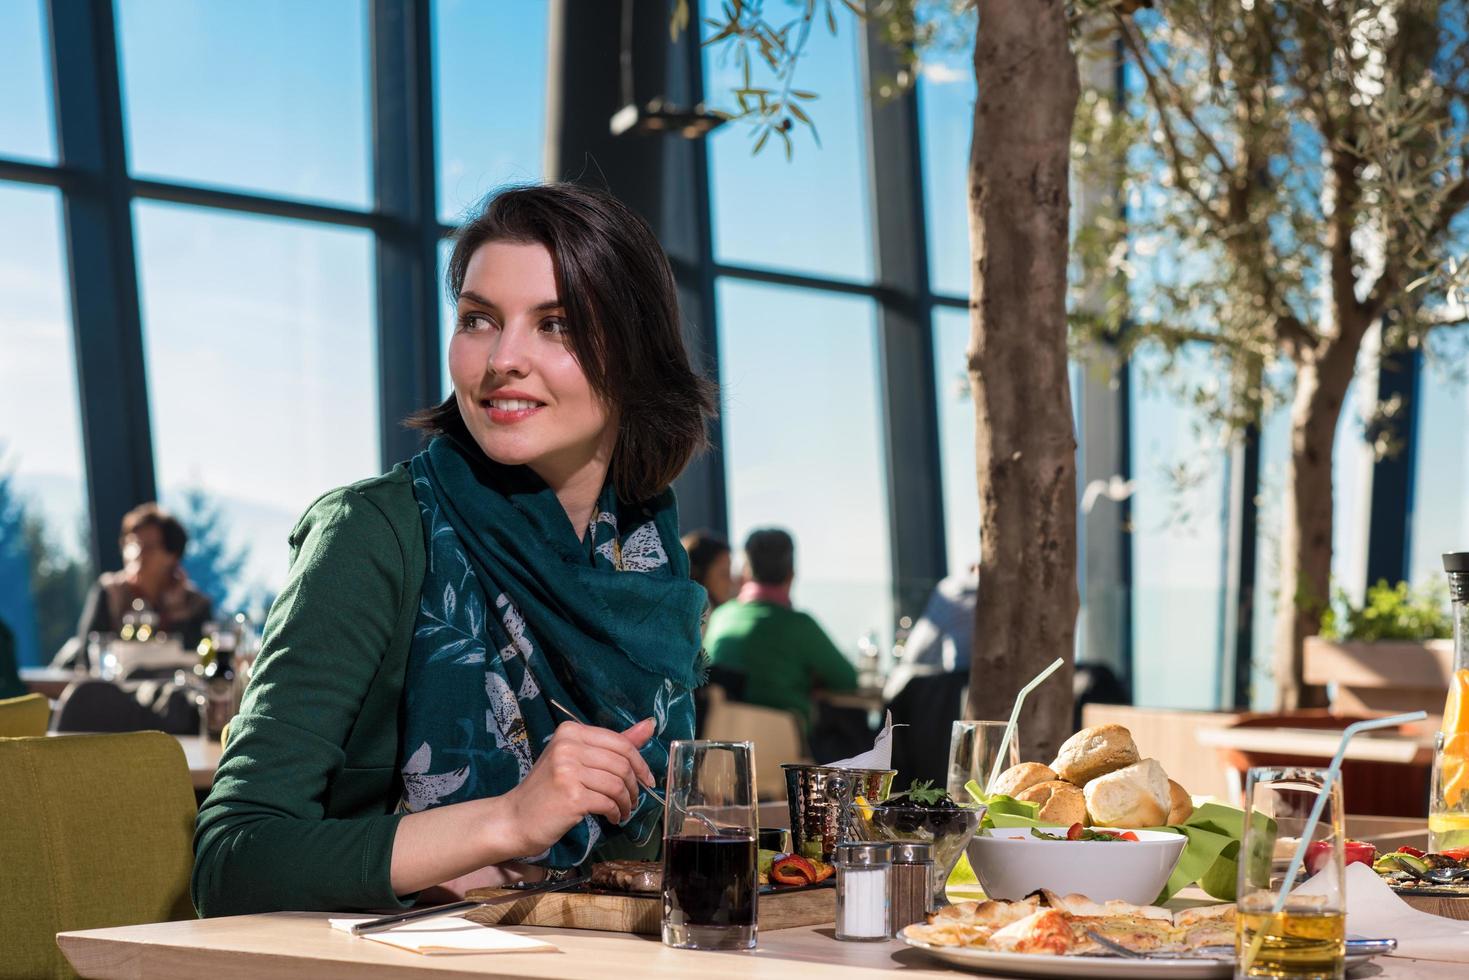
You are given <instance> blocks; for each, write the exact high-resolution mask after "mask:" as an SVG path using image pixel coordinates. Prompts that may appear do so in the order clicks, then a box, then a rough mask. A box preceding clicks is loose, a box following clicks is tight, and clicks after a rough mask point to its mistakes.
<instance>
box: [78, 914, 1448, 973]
mask: <svg viewBox="0 0 1469 980" xmlns="http://www.w3.org/2000/svg"><path fill="white" fill-rule="evenodd" d="M327 918H328V914H327V913H322V912H277V913H272V914H267V915H242V916H235V917H232V918H223V919H199V920H194V921H189V922H163V923H157V924H155V925H146V926H123V927H121V928H116V929H91V930H87V931H85V932H63V933H61V934H60V935H59V936H57V940H56V941H57V943H58V944H59V945H60V946H61V951H62V952H63V953H64V954H65V955H66V957H67V959H69V960H70V961H71V964H72V966H74V967H75V968H76V969H77V971H78V972H79V973H81V975H82V976H84V977H96V978H98V980H113V978H119V980H120V978H133V977H149V978H157V980H183V978H189V980H192V978H195V977H202V976H216V977H226V976H228V977H245V976H248V977H253V978H260V980H274V978H287V977H290V978H295V977H302V976H309V977H311V978H312V980H337V978H342V980H347V978H357V977H367V978H399V980H430V978H449V977H459V978H471V977H565V978H569V980H608V978H609V977H619V976H638V977H650V978H653V977H678V978H684V977H690V976H698V977H701V978H705V980H714V978H722V977H729V978H746V977H752V978H762V977H769V978H778V977H779V978H783V977H792V978H795V977H799V978H801V980H806V978H812V980H823V978H827V980H851V978H853V977H858V978H861V977H872V978H876V977H878V976H887V975H889V973H890V971H892V970H902V971H903V972H902V976H903V977H905V978H908V977H911V978H915V980H929V978H941V977H942V978H947V980H956V978H961V977H965V976H978V975H980V974H973V973H967V972H961V971H958V970H952V969H949V968H947V967H945V966H944V965H943V964H941V963H940V962H939V961H937V960H934V959H930V958H929V957H928V956H927V955H925V954H924V953H921V952H919V951H918V950H916V949H909V948H908V947H906V946H904V945H903V944H902V943H899V942H896V941H893V942H887V943H840V942H837V941H835V940H834V939H833V938H832V930H831V927H830V926H806V927H803V928H798V929H780V930H777V931H774V932H764V933H762V934H761V935H760V948H759V949H757V950H755V951H754V952H753V953H697V952H692V951H690V950H682V949H669V948H668V947H666V946H664V945H663V944H662V943H660V942H658V940H657V939H655V938H653V937H649V936H633V935H628V934H626V933H613V932H591V931H587V930H576V929H546V928H532V927H517V928H513V929H509V930H507V931H509V932H514V933H519V934H521V935H527V936H538V937H541V938H544V939H546V940H548V941H549V942H553V943H555V944H556V945H557V946H559V947H560V948H561V950H562V952H561V953H559V954H557V953H493V954H478V955H476V954H467V955H447V956H423V955H420V954H418V953H410V952H407V951H405V950H400V949H394V948H392V947H390V946H385V945H383V944H381V943H376V942H373V941H371V940H368V939H362V938H355V937H352V936H349V935H347V934H346V933H344V932H338V931H336V930H333V929H331V928H330V927H329V926H328V925H327V922H326V920H327ZM1374 962H1375V964H1376V965H1377V967H1378V969H1379V971H1380V972H1376V973H1374V975H1373V976H1374V980H1449V978H1451V977H1452V978H1458V977H1461V976H1463V972H1464V971H1463V967H1462V966H1461V965H1460V964H1456V963H1436V962H1429V961H1426V960H1409V959H1402V958H1396V957H1394V958H1380V959H1378V960H1376V961H1374Z"/></svg>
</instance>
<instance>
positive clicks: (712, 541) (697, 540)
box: [683, 529, 729, 585]
mask: <svg viewBox="0 0 1469 980" xmlns="http://www.w3.org/2000/svg"><path fill="white" fill-rule="evenodd" d="M683 546H684V550H685V551H687V552H688V553H689V578H691V579H693V580H694V581H695V582H698V583H699V584H700V585H704V584H706V583H705V582H704V576H706V575H708V574H709V568H710V566H711V565H713V564H714V562H715V561H717V560H718V559H719V558H720V556H722V555H727V554H729V542H728V541H726V540H724V538H722V537H720V536H719V535H717V534H715V533H714V532H713V531H710V530H707V529H700V530H698V531H690V532H689V533H688V534H685V535H684V536H683Z"/></svg>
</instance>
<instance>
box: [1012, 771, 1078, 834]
mask: <svg viewBox="0 0 1469 980" xmlns="http://www.w3.org/2000/svg"><path fill="white" fill-rule="evenodd" d="M1015 798H1016V799H1017V800H1022V801H1024V802H1026V803H1039V804H1040V806H1041V808H1040V810H1038V811H1037V812H1036V815H1035V818H1036V820H1038V821H1040V822H1041V823H1044V824H1052V825H1056V826H1061V827H1070V826H1071V825H1072V824H1074V823H1086V797H1085V796H1083V795H1082V792H1081V790H1079V789H1077V788H1076V787H1075V786H1072V785H1071V784H1070V783H1065V782H1062V781H1061V780H1059V779H1053V780H1051V781H1050V782H1045V783H1038V784H1037V785H1035V786H1032V787H1031V788H1030V789H1028V790H1026V791H1025V792H1023V793H1021V794H1020V795H1019V796H1017V797H1015Z"/></svg>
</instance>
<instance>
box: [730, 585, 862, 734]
mask: <svg viewBox="0 0 1469 980" xmlns="http://www.w3.org/2000/svg"><path fill="white" fill-rule="evenodd" d="M704 646H705V648H706V649H707V650H708V651H709V656H710V658H711V659H712V660H713V661H714V663H716V664H718V665H719V666H720V667H725V668H728V669H729V670H733V671H738V672H740V673H742V674H744V675H745V700H746V701H748V702H750V703H751V704H762V705H765V706H766V707H769V708H780V709H782V710H785V711H790V712H793V713H794V714H795V715H796V716H797V717H799V718H800V719H801V723H802V724H803V725H809V724H810V722H811V690H812V688H813V687H822V688H825V689H826V690H828V691H850V690H853V689H854V688H856V686H857V671H856V670H855V669H854V668H853V667H852V664H851V662H849V661H848V660H847V658H846V657H844V656H842V652H841V651H840V650H838V649H837V648H836V645H835V644H833V643H832V642H831V640H830V638H828V637H827V635H826V633H825V631H824V630H822V628H821V627H820V626H819V625H818V624H817V622H816V620H814V619H812V618H811V617H810V616H808V615H807V614H805V613H803V612H797V611H796V610H794V609H790V608H788V607H786V606H782V605H777V604H775V603H771V602H738V601H735V602H726V603H724V604H723V605H722V606H720V607H719V608H718V609H715V610H714V612H713V613H712V614H711V615H710V617H709V629H708V631H707V632H706V633H705V634H704Z"/></svg>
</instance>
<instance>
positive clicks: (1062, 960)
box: [898, 929, 1372, 980]
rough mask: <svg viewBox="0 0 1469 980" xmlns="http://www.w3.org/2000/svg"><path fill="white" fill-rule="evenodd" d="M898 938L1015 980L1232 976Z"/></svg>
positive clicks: (1216, 968)
mask: <svg viewBox="0 0 1469 980" xmlns="http://www.w3.org/2000/svg"><path fill="white" fill-rule="evenodd" d="M898 938H899V939H901V940H902V941H903V942H905V943H907V944H908V945H909V946H912V947H913V948H914V949H921V950H923V951H924V952H925V953H928V954H929V955H930V956H936V957H938V958H939V959H941V960H943V961H944V962H945V963H950V964H952V965H954V966H957V967H959V968H961V969H965V970H974V971H976V972H978V973H998V974H1008V975H1010V976H1015V977H1148V978H1156V980H1216V978H1218V977H1232V976H1234V961H1232V960H1200V959H1176V960H1174V959H1148V960H1131V959H1127V958H1126V957H1122V956H1051V955H1049V954H1045V953H999V952H995V951H993V950H988V949H968V948H966V947H963V946H933V945H930V944H929V943H922V942H919V941H918V940H916V939H909V938H908V936H907V930H906V929H904V930H900V931H899V932H898ZM1371 958H1372V957H1370V956H1348V957H1347V969H1348V970H1351V969H1352V968H1353V967H1358V966H1361V965H1362V964H1363V963H1366V962H1367V961H1368V960H1370V959H1371Z"/></svg>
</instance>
